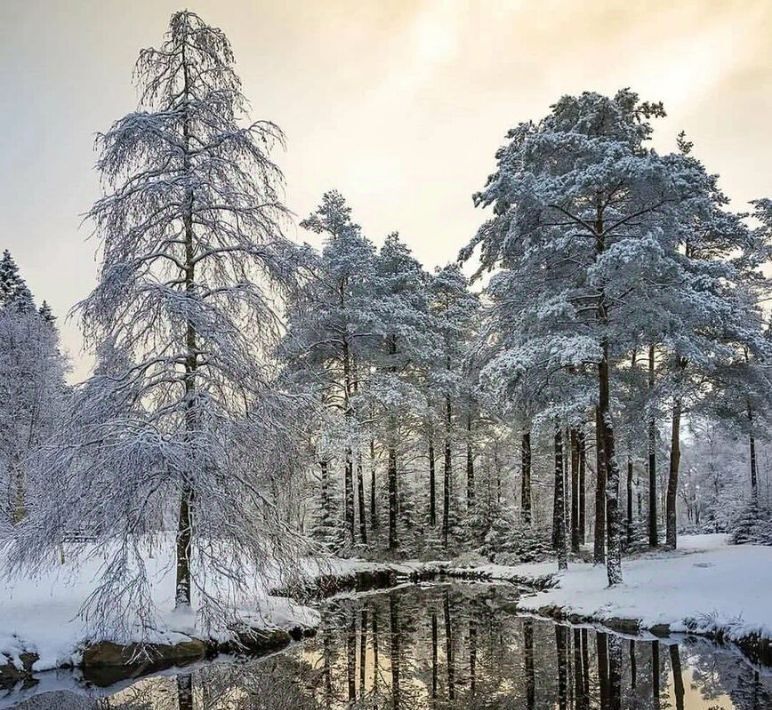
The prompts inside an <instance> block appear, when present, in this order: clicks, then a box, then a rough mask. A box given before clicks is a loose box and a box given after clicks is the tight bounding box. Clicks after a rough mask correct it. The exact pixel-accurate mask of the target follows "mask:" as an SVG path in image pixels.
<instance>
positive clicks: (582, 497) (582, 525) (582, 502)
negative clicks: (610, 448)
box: [578, 429, 587, 544]
mask: <svg viewBox="0 0 772 710" xmlns="http://www.w3.org/2000/svg"><path fill="white" fill-rule="evenodd" d="M578 439H579V540H580V541H581V543H582V544H584V542H585V540H586V539H587V537H586V536H587V483H586V481H585V475H586V473H587V442H586V441H585V438H584V430H582V429H580V430H579V432H578Z"/></svg>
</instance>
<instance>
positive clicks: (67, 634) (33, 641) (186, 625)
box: [0, 546, 319, 671]
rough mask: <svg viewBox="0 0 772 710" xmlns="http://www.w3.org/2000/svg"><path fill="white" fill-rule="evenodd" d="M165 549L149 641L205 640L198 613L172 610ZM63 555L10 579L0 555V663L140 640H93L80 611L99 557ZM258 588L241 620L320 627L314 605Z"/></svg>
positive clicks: (55, 659) (66, 658) (154, 574)
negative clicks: (47, 566) (54, 564)
mask: <svg viewBox="0 0 772 710" xmlns="http://www.w3.org/2000/svg"><path fill="white" fill-rule="evenodd" d="M167 547H169V550H168V551H167V554H162V553H161V552H160V551H159V552H158V553H157V554H156V556H155V557H154V558H153V559H148V560H146V563H147V565H148V572H149V577H150V578H151V579H152V580H153V600H154V603H155V604H156V606H157V607H158V609H159V619H160V624H159V626H158V628H157V629H156V630H155V631H154V632H153V633H152V634H151V636H150V638H147V639H146V640H148V641H151V642H156V643H176V642H179V641H182V640H185V639H186V637H195V638H207V636H208V634H207V633H205V632H204V631H203V630H202V629H201V627H200V625H199V621H198V619H197V617H196V614H195V613H191V612H186V613H180V612H176V611H174V571H173V570H174V567H173V565H171V564H170V562H171V560H170V557H169V553H171V548H170V546H167ZM65 559H66V562H65V564H63V565H62V566H61V567H59V568H57V569H54V570H52V571H50V572H49V573H48V574H46V575H44V576H42V577H41V578H38V579H18V580H6V579H3V575H2V556H0V664H2V663H5V662H6V660H7V659H6V658H3V656H7V657H9V658H10V659H11V660H12V661H13V662H14V663H15V664H16V665H17V667H21V664H20V661H19V654H20V653H21V652H23V651H32V652H34V653H37V654H38V655H39V656H40V658H39V659H38V660H37V661H36V663H35V665H34V667H33V669H34V670H35V671H44V670H49V669H52V668H57V667H60V666H67V665H73V664H77V662H78V661H79V657H80V649H81V648H82V647H83V646H84V645H85V644H86V642H88V641H100V640H108V641H115V642H116V643H130V642H131V641H134V640H137V639H138V638H140V631H139V629H138V630H137V635H136V636H135V637H133V638H132V637H131V636H129V637H127V636H125V635H120V634H117V633H116V634H115V635H114V636H113V637H112V638H94V636H93V634H92V632H91V631H90V628H89V623H88V620H87V619H84V618H83V617H82V616H80V615H79V611H80V609H81V606H82V605H83V602H84V601H85V599H86V598H87V596H88V594H89V593H90V592H91V591H92V590H93V589H94V586H95V580H96V579H97V577H98V573H99V564H100V560H99V559H98V558H95V557H92V558H91V559H89V560H88V561H86V562H85V564H82V565H80V566H77V565H75V564H74V561H73V560H71V559H67V555H65ZM254 591H255V594H254V596H253V597H251V598H248V599H247V598H244V599H243V601H240V603H239V611H238V615H239V618H240V619H242V620H243V621H245V622H247V623H250V622H251V624H252V625H254V626H255V627H258V628H262V629H270V628H284V629H289V628H292V627H294V626H298V625H299V626H304V627H312V626H316V625H318V623H319V614H318V612H317V611H315V610H314V609H311V608H309V607H305V606H302V605H300V604H296V603H294V602H292V601H291V600H289V599H286V598H282V597H273V596H270V595H269V594H268V593H267V591H266V590H265V589H260V588H259V587H258V588H256V589H255V590H254ZM194 603H195V597H194Z"/></svg>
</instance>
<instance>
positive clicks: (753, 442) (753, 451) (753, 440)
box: [748, 402, 759, 505]
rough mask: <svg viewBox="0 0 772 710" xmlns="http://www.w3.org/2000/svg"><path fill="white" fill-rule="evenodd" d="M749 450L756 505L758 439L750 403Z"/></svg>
mask: <svg viewBox="0 0 772 710" xmlns="http://www.w3.org/2000/svg"><path fill="white" fill-rule="evenodd" d="M748 425H749V433H748V450H749V454H750V459H751V500H752V502H753V504H754V505H755V504H756V503H758V500H759V481H758V467H757V459H756V438H755V437H754V436H753V409H752V408H751V404H750V402H748Z"/></svg>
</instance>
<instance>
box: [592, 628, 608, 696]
mask: <svg viewBox="0 0 772 710" xmlns="http://www.w3.org/2000/svg"><path fill="white" fill-rule="evenodd" d="M595 645H596V647H597V655H598V686H599V690H600V707H601V708H603V710H607V708H609V706H610V700H611V698H610V695H611V694H610V693H609V677H608V675H609V668H608V635H607V634H604V633H602V632H600V631H599V632H597V633H596V634H595Z"/></svg>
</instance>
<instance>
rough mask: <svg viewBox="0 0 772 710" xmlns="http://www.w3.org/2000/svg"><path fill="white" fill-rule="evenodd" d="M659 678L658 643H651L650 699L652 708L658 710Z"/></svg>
mask: <svg viewBox="0 0 772 710" xmlns="http://www.w3.org/2000/svg"><path fill="white" fill-rule="evenodd" d="M659 693H660V677H659V641H657V640H654V641H652V643H651V699H652V707H653V708H655V710H658V709H659V706H660V702H659Z"/></svg>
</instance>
